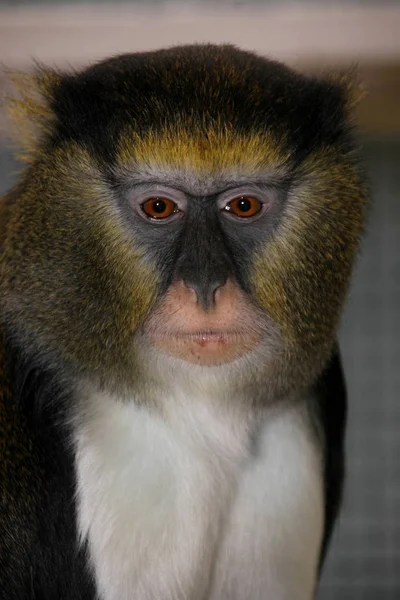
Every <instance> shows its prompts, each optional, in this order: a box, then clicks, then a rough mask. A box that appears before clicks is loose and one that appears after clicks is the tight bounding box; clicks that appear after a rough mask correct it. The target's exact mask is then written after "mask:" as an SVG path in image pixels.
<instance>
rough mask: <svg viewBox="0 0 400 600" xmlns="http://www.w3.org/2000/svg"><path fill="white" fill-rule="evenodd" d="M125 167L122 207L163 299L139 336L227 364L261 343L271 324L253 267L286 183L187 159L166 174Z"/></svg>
mask: <svg viewBox="0 0 400 600" xmlns="http://www.w3.org/2000/svg"><path fill="white" fill-rule="evenodd" d="M167 154H168V151H166V155H167ZM129 172H133V173H135V176H134V183H129V179H130V178H129ZM125 174H126V179H127V181H125V182H124V184H123V185H122V186H120V187H119V189H118V191H117V194H118V196H119V206H120V208H121V211H122V213H123V216H124V219H125V220H126V223H127V225H128V227H129V229H130V230H131V232H132V237H133V239H134V240H135V242H136V243H137V244H138V245H139V247H140V248H141V249H144V251H145V255H146V256H147V257H148V259H149V261H150V262H151V264H152V265H154V268H155V269H156V270H157V273H158V295H157V302H156V304H155V306H154V307H153V308H152V310H151V311H150V313H149V314H148V316H147V317H146V318H145V321H144V323H143V324H142V326H141V327H140V328H139V330H138V335H139V336H144V338H146V340H147V341H148V342H150V343H151V344H152V345H153V346H154V347H156V348H157V349H159V350H161V351H163V352H166V353H167V354H170V355H172V356H175V357H178V358H180V359H182V360H185V361H189V362H193V363H197V364H200V365H209V366H215V365H220V364H224V363H229V362H231V361H233V360H235V359H236V358H239V357H241V356H243V355H244V354H246V353H247V352H249V351H250V350H252V349H254V348H255V346H257V345H258V344H259V343H260V342H261V341H262V340H263V338H264V337H265V336H266V335H271V334H272V330H273V326H272V321H271V319H269V318H268V316H267V315H266V314H265V313H264V312H263V311H262V310H261V307H260V306H258V305H257V301H256V299H255V298H254V296H253V291H252V282H251V269H252V264H253V261H254V253H255V252H257V248H262V247H263V246H264V245H265V244H266V243H267V240H268V237H269V236H271V235H272V233H273V229H274V224H275V223H276V220H277V219H278V218H279V213H280V211H281V208H282V197H281V196H282V185H279V184H278V183H277V182H276V181H275V182H274V183H273V182H272V178H271V177H267V175H266V174H265V173H264V174H263V175H264V179H262V175H261V174H260V175H259V178H257V179H254V181H251V177H250V178H246V176H245V174H244V173H243V174H242V175H240V176H239V175H236V177H234V178H233V179H232V180H229V179H228V177H227V176H225V177H223V175H222V173H221V172H220V173H218V174H215V173H214V178H213V179H211V178H210V173H209V172H207V171H205V170H203V172H202V173H201V174H197V175H196V173H195V172H194V171H193V170H192V171H190V170H185V166H184V165H182V166H181V169H180V171H179V172H177V171H175V172H174V170H170V173H169V174H168V175H167V173H166V171H165V169H164V172H161V173H160V169H159V168H158V169H155V170H154V171H153V170H150V169H149V168H147V171H146V173H141V172H140V170H139V168H138V165H136V167H135V168H133V169H132V170H130V169H129V168H128V169H126V171H125ZM117 179H118V180H119V181H121V177H119V176H117Z"/></svg>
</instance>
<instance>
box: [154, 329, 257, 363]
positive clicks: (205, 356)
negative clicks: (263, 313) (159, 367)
mask: <svg viewBox="0 0 400 600" xmlns="http://www.w3.org/2000/svg"><path fill="white" fill-rule="evenodd" d="M149 341H150V343H151V344H152V345H153V346H154V347H155V348H156V349H157V350H161V351H162V352H164V353H165V354H168V355H170V356H173V357H174V358H180V359H181V360H184V361H186V362H188V363H192V364H196V365H202V366H207V367H216V366H219V365H224V364H228V363H230V362H233V361H234V360H236V359H238V358H241V357H242V356H244V355H246V354H247V353H249V352H251V350H253V349H254V348H255V347H256V346H257V344H258V343H259V342H260V338H258V337H257V336H246V337H245V338H241V339H240V340H238V339H237V338H235V336H232V337H227V336H218V335H215V336H212V335H211V336H209V335H206V336H200V337H199V338H196V339H179V338H173V337H168V338H167V337H159V338H157V337H153V338H150V340H149Z"/></svg>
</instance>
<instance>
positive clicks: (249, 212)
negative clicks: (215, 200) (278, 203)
mask: <svg viewBox="0 0 400 600" xmlns="http://www.w3.org/2000/svg"><path fill="white" fill-rule="evenodd" d="M262 206H263V205H262V202H260V201H259V200H257V198H254V197H253V196H238V198H234V199H233V200H231V201H230V202H228V204H227V205H226V206H225V207H224V209H223V210H226V211H228V212H230V213H233V214H234V215H236V216H237V217H242V218H248V217H254V215H256V214H257V213H259V212H260V210H261V209H262Z"/></svg>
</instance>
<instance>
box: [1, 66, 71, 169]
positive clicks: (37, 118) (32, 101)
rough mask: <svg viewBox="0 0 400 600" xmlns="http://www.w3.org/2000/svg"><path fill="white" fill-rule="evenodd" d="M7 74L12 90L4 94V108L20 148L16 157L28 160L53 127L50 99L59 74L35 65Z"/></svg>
mask: <svg viewBox="0 0 400 600" xmlns="http://www.w3.org/2000/svg"><path fill="white" fill-rule="evenodd" d="M8 78H9V80H10V82H11V87H12V90H13V91H11V94H10V95H9V96H8V97H7V98H6V111H7V114H8V117H9V119H10V120H11V122H12V125H13V128H12V129H13V134H14V135H13V136H12V137H13V138H14V140H15V142H16V143H17V145H18V147H19V148H20V151H19V153H18V158H20V159H22V160H24V161H25V162H32V161H33V160H34V159H35V157H36V156H37V154H38V152H39V150H40V146H41V141H42V140H43V139H44V138H45V137H46V136H47V135H49V134H50V133H51V132H52V131H53V130H54V126H55V121H56V116H55V114H54V112H53V110H52V103H53V98H54V94H55V90H56V89H57V87H58V86H59V84H60V81H61V76H60V74H59V73H56V72H55V71H51V70H45V69H42V68H38V69H37V70H36V72H35V73H33V74H25V73H8Z"/></svg>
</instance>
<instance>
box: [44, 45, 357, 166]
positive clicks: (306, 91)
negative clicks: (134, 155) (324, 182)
mask: <svg viewBox="0 0 400 600" xmlns="http://www.w3.org/2000/svg"><path fill="white" fill-rule="evenodd" d="M51 87H52V88H53V89H50V90H48V92H49V104H50V106H49V108H50V109H51V111H52V112H53V114H54V116H55V130H53V136H52V137H53V141H55V140H57V141H59V140H60V139H65V140H67V141H72V140H74V141H77V142H79V143H83V144H84V145H87V146H88V147H89V148H90V149H91V150H92V152H94V153H95V154H97V155H99V158H100V154H103V156H102V158H103V159H106V160H107V162H109V161H110V160H112V158H113V153H114V152H115V146H116V143H117V140H118V136H119V134H120V132H121V129H122V128H123V127H125V126H126V125H127V124H129V126H130V127H132V128H133V129H135V130H137V132H138V133H139V135H142V134H145V133H147V132H148V130H149V129H151V130H152V131H153V132H155V133H157V131H160V130H162V129H163V128H164V127H165V125H166V124H170V123H178V124H179V125H182V126H183V127H187V128H189V129H196V128H199V129H201V128H202V127H204V128H205V129H206V128H208V127H213V126H215V125H216V124H218V123H221V122H222V123H224V124H228V125H230V126H232V127H233V129H235V130H236V131H238V132H242V133H243V134H250V135H251V133H254V132H265V131H272V132H273V133H274V134H275V135H276V137H277V139H283V138H285V140H286V141H287V142H288V143H289V146H290V150H291V154H292V156H293V157H295V155H297V156H298V157H299V158H302V156H304V154H307V152H308V151H309V150H310V149H313V150H315V148H316V147H317V146H318V145H320V144H324V145H329V144H332V143H335V142H336V141H337V140H338V139H341V140H343V141H344V138H343V133H344V132H345V131H346V125H345V122H346V106H347V104H348V102H349V99H348V85H347V84H346V82H340V81H334V80H333V79H332V80H331V81H329V80H327V81H321V80H318V79H314V78H311V77H306V76H304V75H301V74H298V73H296V72H294V71H293V70H291V69H289V68H287V67H285V66H283V65H282V64H280V63H277V62H274V61H271V60H268V59H266V58H262V57H259V56H256V55H254V54H252V53H250V52H246V51H242V50H239V49H237V48H235V47H233V46H230V45H224V46H214V45H193V46H181V47H174V48H170V49H167V50H158V51H155V52H144V53H137V54H126V55H122V56H118V57H115V58H111V59H109V60H105V61H104V62H100V63H98V64H97V65H95V66H92V67H89V68H88V69H86V70H84V71H82V72H80V73H77V74H63V75H60V76H59V77H55V78H54V81H53V85H52V86H51Z"/></svg>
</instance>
